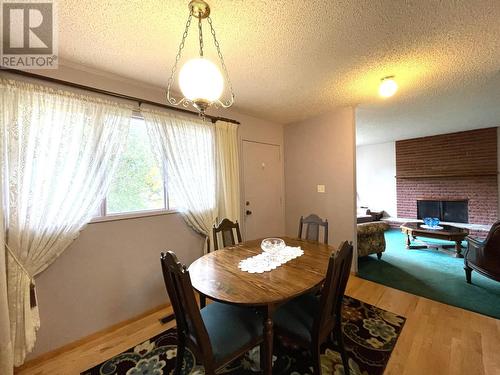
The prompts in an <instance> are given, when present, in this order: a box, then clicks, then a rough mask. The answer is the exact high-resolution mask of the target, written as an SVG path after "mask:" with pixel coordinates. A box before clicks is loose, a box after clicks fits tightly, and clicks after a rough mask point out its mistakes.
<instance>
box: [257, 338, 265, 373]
mask: <svg viewBox="0 0 500 375" xmlns="http://www.w3.org/2000/svg"><path fill="white" fill-rule="evenodd" d="M259 348H260V349H259V361H260V371H264V369H265V368H266V356H265V355H264V354H265V353H266V352H265V350H266V348H265V347H264V343H262V344H260V346H259Z"/></svg>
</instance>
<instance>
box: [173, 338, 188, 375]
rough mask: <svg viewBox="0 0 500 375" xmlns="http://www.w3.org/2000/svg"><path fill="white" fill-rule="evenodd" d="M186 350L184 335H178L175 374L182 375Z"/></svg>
mask: <svg viewBox="0 0 500 375" xmlns="http://www.w3.org/2000/svg"><path fill="white" fill-rule="evenodd" d="M185 352H186V340H185V338H184V337H180V336H178V337H177V356H176V357H175V371H174V375H181V372H182V365H183V364H184V353H185Z"/></svg>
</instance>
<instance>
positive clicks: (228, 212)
mask: <svg viewBox="0 0 500 375" xmlns="http://www.w3.org/2000/svg"><path fill="white" fill-rule="evenodd" d="M215 139H216V147H215V149H216V158H215V159H216V169H217V204H218V208H219V210H218V211H219V218H221V219H222V218H228V219H229V220H231V221H236V220H237V221H240V216H241V211H240V160H239V144H238V125H236V124H232V123H230V122H225V121H217V122H216V123H215Z"/></svg>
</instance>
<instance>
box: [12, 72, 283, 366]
mask: <svg viewBox="0 0 500 375" xmlns="http://www.w3.org/2000/svg"><path fill="white" fill-rule="evenodd" d="M37 73H38V74H39V73H43V74H45V75H47V76H51V77H54V78H58V79H63V80H67V81H71V82H75V83H80V84H84V85H88V86H94V87H99V88H102V89H105V90H109V91H114V92H119V93H122V94H127V95H131V96H137V97H140V98H144V99H148V100H152V101H158V102H161V103H164V102H165V99H164V97H165V96H164V95H165V92H164V89H163V88H161V87H151V86H146V85H143V84H140V83H137V82H132V81H129V80H127V79H126V78H123V77H119V76H116V75H113V74H109V73H103V72H97V71H95V70H92V69H87V68H82V67H78V66H73V65H69V66H67V65H61V66H60V69H58V70H54V71H44V72H37ZM11 77H17V76H15V75H11ZM222 115H224V116H225V117H230V118H234V119H236V120H238V121H240V122H241V126H240V129H239V131H240V138H242V139H249V140H254V141H257V142H267V143H273V144H278V145H280V146H281V148H282V149H283V126H282V125H279V124H275V123H272V122H269V121H266V120H263V119H259V118H255V117H252V116H247V115H244V114H241V113H238V112H237V111H236V110H230V111H225V112H224V113H223V114H222ZM242 157H244V155H242ZM242 206H243V205H242ZM283 227H284V218H283ZM202 244H203V239H202V238H201V237H200V236H199V235H198V234H196V233H195V232H194V231H193V230H192V229H191V228H189V227H188V226H187V225H186V224H185V222H184V220H183V219H182V217H181V216H180V215H179V214H166V215H160V216H152V217H142V218H135V219H127V220H119V221H111V222H100V223H92V224H90V225H88V226H87V227H86V228H85V229H84V230H83V231H82V233H81V235H80V236H79V237H78V238H77V239H76V240H75V242H74V243H73V244H72V245H71V246H70V247H69V248H68V249H67V250H66V251H65V252H64V253H63V254H62V255H61V256H60V257H59V258H58V259H57V260H56V261H55V262H54V264H53V265H52V266H50V267H49V268H48V269H47V270H46V271H45V272H43V273H42V274H41V275H39V276H38V277H37V279H36V282H37V291H38V299H39V306H40V318H41V328H40V330H39V332H38V339H37V343H36V346H35V350H34V352H33V353H31V354H30V355H29V357H28V359H32V358H34V357H36V356H38V355H40V354H43V353H45V352H48V351H51V350H54V349H56V348H58V347H60V346H62V345H65V344H68V343H70V342H72V341H75V340H77V339H80V338H82V337H85V336H87V335H90V334H92V333H94V332H96V331H98V330H101V329H104V328H106V327H109V326H110V325H113V324H115V323H118V322H120V321H123V320H126V319H129V318H132V317H134V316H136V315H138V314H141V313H142V312H144V311H146V310H148V309H151V308H153V307H156V306H158V305H160V304H163V303H166V302H167V301H168V300H167V297H166V293H165V290H164V286H163V281H162V278H161V273H160V264H159V254H160V252H161V251H163V250H166V249H171V250H174V251H176V253H177V254H178V256H179V258H180V259H181V261H183V262H186V263H187V264H189V263H191V262H192V261H193V260H195V259H196V258H197V257H199V256H200V255H201V254H202V246H203V245H202Z"/></svg>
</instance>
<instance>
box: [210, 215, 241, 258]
mask: <svg viewBox="0 0 500 375" xmlns="http://www.w3.org/2000/svg"><path fill="white" fill-rule="evenodd" d="M233 229H234V230H236V237H237V238H238V243H240V242H241V232H240V224H238V221H236V222H235V223H233V222H232V221H231V220H229V219H224V220H222V221H221V222H220V223H219V225H218V226H215V225H214V228H213V235H214V250H219V241H218V238H217V234H218V233H221V235H222V247H226V246H233V245H236V242H235V240H234V232H233Z"/></svg>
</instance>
